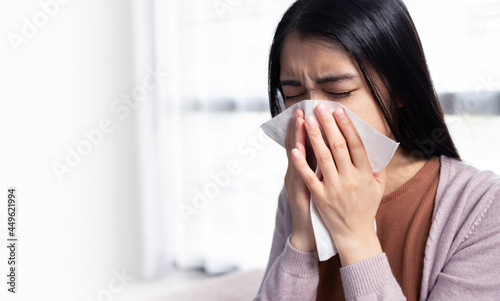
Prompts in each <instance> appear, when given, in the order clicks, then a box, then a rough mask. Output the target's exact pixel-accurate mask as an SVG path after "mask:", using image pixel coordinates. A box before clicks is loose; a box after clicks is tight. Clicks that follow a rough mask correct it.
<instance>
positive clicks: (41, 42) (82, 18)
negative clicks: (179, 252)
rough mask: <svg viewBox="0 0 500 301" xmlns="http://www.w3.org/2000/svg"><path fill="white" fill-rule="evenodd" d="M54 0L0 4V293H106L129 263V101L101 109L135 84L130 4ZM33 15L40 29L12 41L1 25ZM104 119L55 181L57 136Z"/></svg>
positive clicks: (88, 296) (132, 235)
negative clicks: (86, 150)
mask: <svg viewBox="0 0 500 301" xmlns="http://www.w3.org/2000/svg"><path fill="white" fill-rule="evenodd" d="M47 1H49V0H42V2H47ZM63 2H67V3H66V4H62V3H63ZM53 3H56V4H57V7H58V10H56V6H54V5H52V6H51V7H49V8H50V9H49V11H51V12H52V15H53V16H49V17H48V18H46V19H44V17H43V15H42V14H40V12H43V9H42V8H41V6H40V4H39V2H38V1H34V0H24V1H2V2H1V3H0V20H1V21H0V22H1V23H0V29H1V38H0V80H1V81H0V145H1V147H0V233H1V234H2V239H1V240H2V243H1V245H2V247H1V248H0V271H1V273H0V299H2V300H94V299H97V298H98V297H99V296H100V297H101V299H102V300H105V298H106V294H107V291H106V289H107V287H108V284H109V283H110V281H111V282H112V283H113V284H114V287H115V288H116V289H115V291H116V292H119V291H120V288H121V284H120V282H113V281H114V279H115V278H116V276H114V274H113V271H117V272H121V271H122V269H125V271H126V272H127V274H130V275H133V274H136V273H137V267H138V264H139V263H138V259H137V258H139V252H138V247H139V246H138V243H137V241H138V232H139V229H138V223H139V221H138V219H137V218H136V212H137V204H136V201H137V198H138V189H137V178H136V174H137V172H136V171H137V164H136V151H135V134H134V128H135V127H134V112H133V111H132V114H131V115H129V116H128V117H127V118H125V119H123V120H121V119H119V118H118V114H117V113H115V112H113V111H112V110H111V104H112V102H113V101H114V100H115V99H116V98H118V97H120V96H121V95H122V94H129V93H131V89H132V88H133V87H134V85H135V84H136V83H134V82H133V77H132V70H131V69H132V68H131V35H130V26H131V24H130V7H129V2H128V1H123V0H107V1H99V0H85V1H81V0H69V1H68V0H66V1H62V0H60V4H58V2H53ZM34 17H38V18H39V19H38V21H39V22H38V25H39V26H40V27H39V29H38V32H37V33H36V34H35V35H34V36H33V37H30V38H27V39H26V40H25V41H24V42H26V43H24V42H23V43H22V44H21V45H20V47H19V52H16V51H15V47H13V45H12V43H10V41H9V33H15V34H18V35H21V34H22V28H23V24H24V21H23V18H27V19H28V20H33V18H34ZM40 22H41V23H40ZM44 23H46V24H44ZM103 118H109V119H110V120H111V122H112V123H113V126H114V130H113V131H112V132H111V133H108V134H104V135H103V139H102V142H101V143H100V144H99V145H98V146H94V147H93V149H92V151H91V152H90V154H89V155H88V156H87V157H84V158H83V160H82V161H81V163H80V164H79V165H78V166H76V167H75V168H73V170H72V172H71V173H65V174H63V175H62V182H60V181H59V180H58V178H57V177H56V175H55V173H54V171H53V169H52V167H51V164H53V162H55V161H57V162H59V163H64V164H66V163H65V160H66V156H67V155H68V153H69V151H68V150H67V147H70V148H73V149H75V148H77V146H78V144H79V143H81V141H83V140H85V139H86V138H85V136H84V135H83V134H82V130H86V131H90V130H92V129H95V128H97V127H98V126H99V122H100V120H101V119H103ZM10 185H13V186H16V187H17V189H18V203H19V208H18V218H19V219H18V230H17V231H18V232H17V233H18V236H19V237H20V241H19V242H18V244H19V245H18V254H17V257H18V267H17V269H18V275H19V278H18V292H19V293H18V294H16V295H13V294H11V293H7V287H6V284H5V282H6V281H4V280H5V278H6V277H5V273H4V272H5V271H6V269H7V252H6V248H5V247H3V246H4V243H5V239H4V238H5V234H6V231H7V229H6V228H7V226H6V201H7V192H6V190H7V186H10ZM6 297H7V298H6ZM5 298H6V299H5Z"/></svg>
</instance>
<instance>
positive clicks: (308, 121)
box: [306, 116, 317, 129]
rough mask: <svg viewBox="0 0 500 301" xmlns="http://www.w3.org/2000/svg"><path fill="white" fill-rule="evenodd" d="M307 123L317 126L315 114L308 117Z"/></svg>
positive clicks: (313, 126)
mask: <svg viewBox="0 0 500 301" xmlns="http://www.w3.org/2000/svg"><path fill="white" fill-rule="evenodd" d="M306 123H307V126H308V127H310V128H312V129H313V128H315V127H316V125H317V123H316V119H314V117H313V116H310V117H308V118H307V119H306Z"/></svg>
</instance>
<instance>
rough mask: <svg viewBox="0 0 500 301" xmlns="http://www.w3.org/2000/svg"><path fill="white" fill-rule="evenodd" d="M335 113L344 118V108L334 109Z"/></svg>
mask: <svg viewBox="0 0 500 301" xmlns="http://www.w3.org/2000/svg"><path fill="white" fill-rule="evenodd" d="M335 114H337V116H338V117H340V118H344V117H345V110H344V109H343V108H337V109H335Z"/></svg>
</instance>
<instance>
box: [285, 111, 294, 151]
mask: <svg viewBox="0 0 500 301" xmlns="http://www.w3.org/2000/svg"><path fill="white" fill-rule="evenodd" d="M296 122H297V113H295V114H293V115H292V117H291V118H290V121H289V122H288V128H287V131H286V138H285V148H286V150H287V154H288V152H289V151H290V150H291V149H292V148H293V147H294V145H295V137H294V134H295V127H296Z"/></svg>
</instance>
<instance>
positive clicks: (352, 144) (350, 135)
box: [333, 108, 371, 169]
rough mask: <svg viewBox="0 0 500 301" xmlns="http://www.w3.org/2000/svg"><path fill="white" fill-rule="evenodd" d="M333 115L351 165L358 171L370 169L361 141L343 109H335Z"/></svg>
mask: <svg viewBox="0 0 500 301" xmlns="http://www.w3.org/2000/svg"><path fill="white" fill-rule="evenodd" d="M333 115H334V116H335V120H336V121H337V124H338V126H339V129H340V131H341V132H342V134H343V135H344V137H345V140H346V143H347V146H348V148H349V154H350V156H351V161H352V164H354V166H356V167H357V168H360V169H371V167H370V162H369V161H368V156H367V155H366V150H365V147H364V145H363V141H362V140H361V137H360V136H359V134H358V131H357V130H356V128H355V127H354V124H353V123H352V121H351V119H350V118H349V116H347V114H346V112H345V110H344V109H343V108H337V109H335V111H334V112H333Z"/></svg>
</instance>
